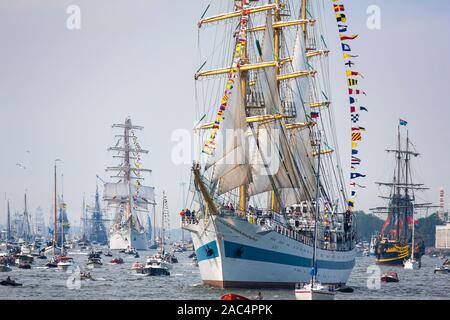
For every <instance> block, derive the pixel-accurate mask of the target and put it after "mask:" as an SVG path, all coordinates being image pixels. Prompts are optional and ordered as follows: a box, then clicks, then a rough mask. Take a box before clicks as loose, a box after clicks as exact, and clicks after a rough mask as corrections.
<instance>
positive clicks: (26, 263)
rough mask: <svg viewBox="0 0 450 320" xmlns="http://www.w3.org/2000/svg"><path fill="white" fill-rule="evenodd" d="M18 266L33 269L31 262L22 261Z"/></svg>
mask: <svg viewBox="0 0 450 320" xmlns="http://www.w3.org/2000/svg"><path fill="white" fill-rule="evenodd" d="M17 267H18V268H19V269H31V264H30V263H29V262H26V261H22V262H20V263H19V265H18V266H17Z"/></svg>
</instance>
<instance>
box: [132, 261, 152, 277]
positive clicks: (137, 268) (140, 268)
mask: <svg viewBox="0 0 450 320" xmlns="http://www.w3.org/2000/svg"><path fill="white" fill-rule="evenodd" d="M144 269H145V266H144V264H142V263H140V262H135V263H133V265H132V266H131V271H133V272H134V274H137V275H144V276H147V275H150V274H148V273H146V272H145V270H144Z"/></svg>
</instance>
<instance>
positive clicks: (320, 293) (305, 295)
mask: <svg viewBox="0 0 450 320" xmlns="http://www.w3.org/2000/svg"><path fill="white" fill-rule="evenodd" d="M320 150H321V142H320V138H319V154H318V156H317V159H318V160H317V163H318V164H317V188H316V204H319V203H320V202H319V189H320V188H319V184H320V158H321V154H320ZM319 213H320V207H319V205H316V215H315V219H314V236H313V237H314V240H313V243H314V246H313V258H312V261H311V282H310V283H308V284H304V285H303V286H302V285H301V284H299V285H298V286H297V288H296V289H295V298H296V299H297V300H334V292H332V291H330V290H329V288H328V287H325V286H323V285H321V284H320V283H319V282H318V280H317V271H318V270H317V256H316V252H317V220H318V217H319Z"/></svg>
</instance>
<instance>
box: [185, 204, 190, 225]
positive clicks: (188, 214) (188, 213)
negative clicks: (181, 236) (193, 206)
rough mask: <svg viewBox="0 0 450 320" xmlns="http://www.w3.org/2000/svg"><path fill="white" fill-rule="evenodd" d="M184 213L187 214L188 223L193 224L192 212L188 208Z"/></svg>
mask: <svg viewBox="0 0 450 320" xmlns="http://www.w3.org/2000/svg"><path fill="white" fill-rule="evenodd" d="M184 212H185V213H186V219H187V222H188V223H191V211H190V210H189V209H188V208H186V210H184Z"/></svg>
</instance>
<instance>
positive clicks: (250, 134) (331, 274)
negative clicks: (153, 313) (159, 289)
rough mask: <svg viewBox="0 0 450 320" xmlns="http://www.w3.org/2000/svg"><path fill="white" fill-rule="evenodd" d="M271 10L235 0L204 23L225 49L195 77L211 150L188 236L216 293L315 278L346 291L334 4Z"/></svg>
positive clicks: (205, 154) (199, 171) (197, 175)
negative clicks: (332, 78)
mask: <svg viewBox="0 0 450 320" xmlns="http://www.w3.org/2000/svg"><path fill="white" fill-rule="evenodd" d="M264 2H265V1H246V0H242V1H227V2H226V4H224V3H221V5H222V6H221V8H222V9H223V6H224V5H225V6H227V5H228V10H229V13H225V14H217V15H213V16H211V17H205V16H206V14H207V12H209V11H210V6H208V7H207V8H206V10H205V13H204V14H203V16H202V18H201V20H200V22H199V24H198V25H199V27H200V28H201V29H202V30H204V29H209V28H212V29H215V32H216V33H215V34H216V35H215V37H216V38H215V40H214V41H215V43H216V44H217V46H219V44H220V45H221V46H222V47H220V49H217V47H215V48H214V49H213V51H212V52H207V53H205V56H208V57H209V58H208V60H207V61H206V62H204V63H203V64H202V67H201V68H200V70H198V71H197V73H196V74H195V79H196V80H197V85H196V88H197V90H198V92H197V93H198V94H197V95H196V96H197V97H198V98H197V99H198V100H197V102H198V103H197V105H198V106H200V107H198V109H197V114H198V117H199V118H201V121H200V122H199V124H198V125H197V126H196V127H195V132H196V133H197V134H198V136H199V140H201V141H202V145H203V148H202V149H201V150H199V153H198V158H197V161H196V162H195V163H194V165H193V168H192V173H193V175H192V176H193V179H192V183H191V187H190V190H191V191H192V192H191V195H192V197H193V198H192V199H193V203H195V206H196V207H195V208H191V210H190V211H191V215H190V216H183V217H182V219H183V228H184V229H185V230H188V231H190V233H191V236H192V239H193V243H194V247H195V250H196V254H197V259H198V262H199V268H200V274H201V277H202V280H203V282H204V283H205V284H207V285H212V286H216V287H247V288H262V287H273V288H284V287H286V288H294V287H295V284H296V283H299V282H305V283H307V282H309V281H310V279H311V272H316V273H317V279H318V281H320V282H321V283H323V284H334V285H342V284H345V283H346V282H347V280H348V278H349V276H350V273H351V271H352V269H353V266H354V264H355V255H356V254H355V249H354V248H355V232H354V228H353V219H352V212H351V211H350V210H349V208H348V197H347V194H346V188H345V187H344V178H343V173H342V167H341V166H340V162H339V151H338V145H337V138H336V127H335V123H334V115H333V109H332V107H331V102H330V92H329V91H330V88H329V86H330V83H329V74H328V73H327V72H328V68H327V57H328V53H329V50H328V49H327V47H326V43H325V38H324V36H323V31H324V30H321V28H320V27H321V24H320V23H317V19H318V18H317V17H322V18H323V14H324V12H322V11H323V5H317V3H316V2H315V1H306V0H303V1H268V2H267V3H264ZM217 5H218V4H217ZM211 24H214V26H211V27H209V28H207V27H208V26H209V25H211ZM221 27H223V28H225V29H226V30H227V31H228V32H224V33H223V34H220V33H218V32H217V28H221ZM218 34H220V36H218ZM208 43H210V42H208ZM201 50H202V48H200V51H201ZM202 54H203V52H202ZM200 63H202V61H200ZM217 63H219V67H218V66H217V65H215V64H217ZM210 64H213V65H212V66H209V65H210ZM206 67H208V69H209V67H212V69H211V70H208V71H204V70H203V69H204V68H206ZM214 68H215V69H214ZM223 88H225V93H224V91H223ZM200 93H201V94H200ZM214 99H220V101H217V100H214ZM199 100H202V101H199ZM214 101H215V102H216V103H218V105H219V111H218V112H217V113H216V112H215V110H211V102H214ZM208 121H210V122H208ZM316 206H318V210H317V207H316ZM317 212H318V214H316V213H317ZM316 219H317V224H316ZM315 226H317V229H315ZM314 234H315V236H316V237H315V238H314ZM314 239H316V241H317V245H316V252H315V255H316V259H315V260H314V261H316V265H312V261H313V254H314V253H313V250H314Z"/></svg>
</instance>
